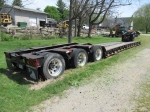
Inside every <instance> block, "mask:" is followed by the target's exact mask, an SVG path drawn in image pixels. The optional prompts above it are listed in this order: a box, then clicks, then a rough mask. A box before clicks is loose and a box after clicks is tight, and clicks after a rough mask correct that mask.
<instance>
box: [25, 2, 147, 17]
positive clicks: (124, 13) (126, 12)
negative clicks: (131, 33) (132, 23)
mask: <svg viewBox="0 0 150 112" xmlns="http://www.w3.org/2000/svg"><path fill="white" fill-rule="evenodd" d="M23 1H25V0H23ZM26 1H27V0H26ZM28 1H31V2H32V1H33V3H32V4H30V5H26V6H25V7H28V8H31V9H36V8H40V9H41V10H42V11H43V10H44V8H45V7H46V6H48V5H49V6H56V3H57V1H58V0H28ZM63 1H64V2H68V3H69V0H63ZM134 1H137V2H135V3H133V4H132V5H130V6H123V7H120V8H119V9H117V10H118V12H119V15H118V16H119V17H131V16H132V14H133V13H134V12H135V11H136V10H137V9H138V8H139V7H141V6H142V5H143V4H146V3H150V0H134ZM138 1H140V2H138Z"/></svg>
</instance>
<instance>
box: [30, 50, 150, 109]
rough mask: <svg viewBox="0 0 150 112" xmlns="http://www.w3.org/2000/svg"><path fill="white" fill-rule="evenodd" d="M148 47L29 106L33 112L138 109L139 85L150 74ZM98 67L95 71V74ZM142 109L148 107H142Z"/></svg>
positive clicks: (149, 51)
mask: <svg viewBox="0 0 150 112" xmlns="http://www.w3.org/2000/svg"><path fill="white" fill-rule="evenodd" d="M149 57H150V49H144V50H142V51H140V52H139V53H138V54H136V55H135V57H134V58H132V59H129V60H127V61H124V62H122V63H119V64H116V65H115V66H113V67H112V68H110V69H108V70H107V71H105V73H104V75H103V76H100V77H98V78H96V79H95V80H93V81H91V82H90V83H89V84H86V85H83V86H80V87H78V88H71V89H69V90H67V91H65V92H64V95H63V97H61V98H60V97H58V96H56V97H53V98H51V99H48V100H46V101H44V102H42V103H41V104H39V105H37V106H35V107H32V110H33V111H35V112H83V111H84V112H133V111H135V110H136V109H137V102H136V99H138V97H139V94H140V91H139V86H140V84H141V83H142V81H143V80H144V79H145V78H146V77H150V76H149V75H148V74H150V73H148V71H149V69H150V65H149V64H150V58H149ZM99 72H101V71H97V74H98V73H99ZM141 111H148V110H147V109H146V108H141Z"/></svg>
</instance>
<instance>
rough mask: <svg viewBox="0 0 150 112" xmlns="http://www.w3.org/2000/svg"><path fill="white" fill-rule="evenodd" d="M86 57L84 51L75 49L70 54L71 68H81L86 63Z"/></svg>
mask: <svg viewBox="0 0 150 112" xmlns="http://www.w3.org/2000/svg"><path fill="white" fill-rule="evenodd" d="M87 60H88V56H87V53H86V51H85V50H84V49H76V50H75V51H74V52H73V54H72V59H71V66H72V67H73V68H77V67H79V66H80V67H82V66H84V65H85V64H86V63H87Z"/></svg>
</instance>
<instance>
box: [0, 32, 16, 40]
mask: <svg viewBox="0 0 150 112" xmlns="http://www.w3.org/2000/svg"><path fill="white" fill-rule="evenodd" d="M0 35H1V41H12V40H13V38H12V37H11V36H10V35H8V34H6V33H3V32H1V34H0Z"/></svg>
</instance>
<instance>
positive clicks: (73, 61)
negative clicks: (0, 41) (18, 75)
mask: <svg viewBox="0 0 150 112" xmlns="http://www.w3.org/2000/svg"><path fill="white" fill-rule="evenodd" d="M139 45H140V42H111V43H102V44H95V45H92V44H90V43H84V44H78V43H69V44H59V45H52V46H44V47H32V48H30V49H26V50H22V49H20V50H17V51H6V52H4V53H5V57H6V63H7V66H8V68H9V69H13V68H14V67H16V68H18V69H22V70H26V71H27V77H28V78H30V79H33V80H35V81H38V80H39V79H41V78H42V79H43V80H46V79H49V78H57V77H58V76H60V75H61V74H63V72H64V70H65V69H66V66H67V67H74V68H76V67H79V66H84V65H85V64H86V63H87V62H88V61H93V62H94V61H99V60H101V59H102V58H106V57H109V56H111V55H113V54H116V53H118V52H120V51H122V50H125V49H129V48H132V47H134V46H139Z"/></svg>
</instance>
